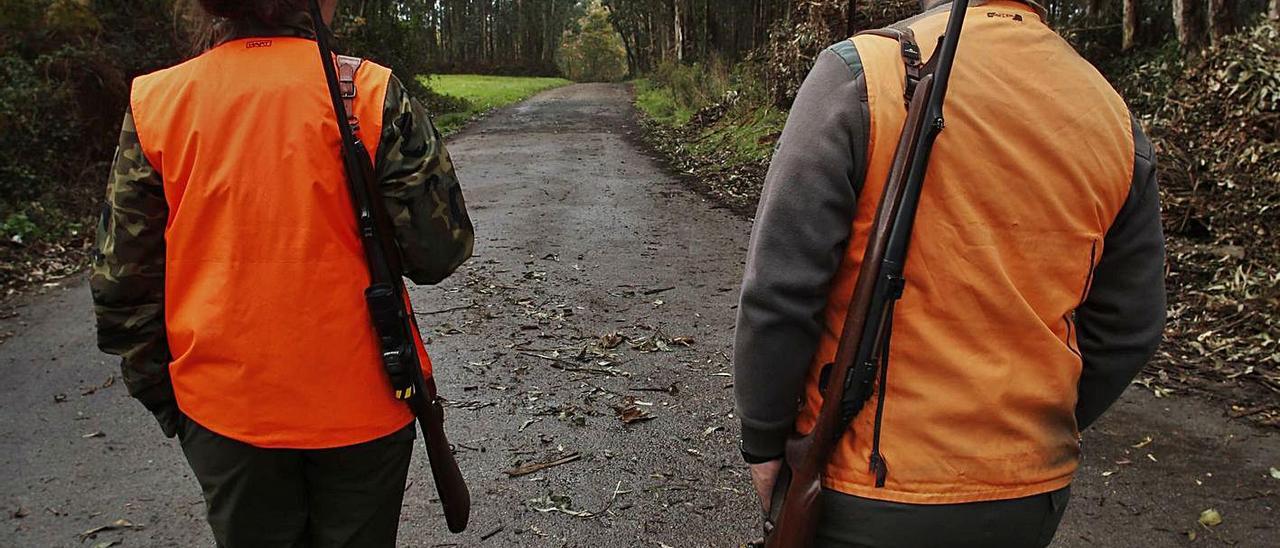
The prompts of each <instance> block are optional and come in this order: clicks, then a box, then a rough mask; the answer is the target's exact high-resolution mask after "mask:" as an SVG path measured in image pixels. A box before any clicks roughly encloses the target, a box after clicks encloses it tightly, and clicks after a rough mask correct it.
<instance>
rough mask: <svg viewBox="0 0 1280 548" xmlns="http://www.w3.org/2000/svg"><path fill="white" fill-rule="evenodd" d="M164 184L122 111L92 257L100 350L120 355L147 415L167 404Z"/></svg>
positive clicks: (131, 387) (128, 115) (127, 379)
mask: <svg viewBox="0 0 1280 548" xmlns="http://www.w3.org/2000/svg"><path fill="white" fill-rule="evenodd" d="M168 216H169V206H168V203H167V202H166V201H165V196H164V183H163V181H161V177H160V174H159V173H157V172H156V170H155V169H154V168H152V166H151V164H150V162H148V161H147V158H146V156H145V155H143V153H142V145H141V144H140V143H139V142H138V133H137V129H136V128H135V127H134V124H133V113H132V112H126V113H125V117H124V127H123V128H122V129H121V131H120V146H119V148H118V149H117V150H116V157H115V163H114V164H113V165H112V167H111V175H110V178H109V179H108V182H107V196H106V203H105V204H104V205H103V208H102V218H101V220H100V221H99V224H98V236H97V243H96V245H95V249H94V253H93V273H92V275H91V277H90V279H89V286H90V289H91V290H92V292H93V304H94V313H95V315H96V316H97V321H98V347H99V348H101V349H102V351H103V352H106V353H108V354H114V355H117V356H120V357H121V358H122V359H121V369H122V370H123V376H124V381H125V384H126V386H128V388H129V393H130V394H131V395H133V397H135V398H138V399H139V400H141V401H142V403H143V405H145V406H147V408H148V409H153V410H154V409H157V408H159V407H162V406H163V405H165V404H167V403H168V402H170V401H172V400H173V387H172V385H171V384H170V382H169V344H168V339H167V338H166V334H165V327H164V260H165V248H164V229H165V224H166V221H167V219H168Z"/></svg>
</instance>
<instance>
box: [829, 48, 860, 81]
mask: <svg viewBox="0 0 1280 548" xmlns="http://www.w3.org/2000/svg"><path fill="white" fill-rule="evenodd" d="M827 50H829V51H831V53H834V54H836V55H839V56H840V58H841V59H843V60H844V64H846V65H848V66H849V70H850V71H851V72H853V76H854V78H857V77H858V76H859V75H861V74H862V57H860V56H858V48H857V47H855V46H854V45H853V40H845V41H843V42H840V43H838V44H835V45H833V46H831V47H829V48H827Z"/></svg>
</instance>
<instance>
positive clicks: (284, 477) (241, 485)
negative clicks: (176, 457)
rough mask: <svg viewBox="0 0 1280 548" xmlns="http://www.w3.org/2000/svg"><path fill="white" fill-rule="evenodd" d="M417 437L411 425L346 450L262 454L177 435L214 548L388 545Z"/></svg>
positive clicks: (211, 438) (193, 430)
mask: <svg viewBox="0 0 1280 548" xmlns="http://www.w3.org/2000/svg"><path fill="white" fill-rule="evenodd" d="M415 437H416V435H415V430H414V425H413V424H412V423H410V424H409V425H408V426H406V427H405V428H403V429H401V430H400V431H398V432H396V433H394V434H391V435H389V436H386V437H383V438H380V439H376V440H373V441H370V442H367V443H362V444H359V445H352V446H349V447H339V448H335V449H308V450H297V449H263V448H259V447H254V446H252V445H248V444H245V443H242V442H239V441H236V440H233V439H231V438H227V437H225V436H222V435H219V434H217V433H214V432H212V431H210V430H208V429H207V428H205V427H203V426H200V425H199V424H196V422H195V421H193V420H190V419H187V418H184V419H183V421H182V424H181V427H180V429H179V438H180V439H181V441H182V452H183V453H185V454H186V456H187V462H189V463H190V464H191V470H192V471H194V472H195V475H196V479H197V480H198V481H199V482H200V487H201V489H202V490H203V491H204V500H205V505H206V508H207V509H208V512H209V525H210V526H211V527H212V528H213V536H214V539H215V540H216V541H217V543H218V546H219V547H220V548H259V547H260V548H277V547H278V548H304V547H305V548H340V547H353V548H354V547H359V548H364V547H387V548H391V547H394V546H395V543H396V531H397V529H398V527H399V525H400V505H401V503H402V502H403V499H404V487H405V480H406V477H407V476H408V473H409V458H410V456H411V455H412V452H413V440H414V438H415Z"/></svg>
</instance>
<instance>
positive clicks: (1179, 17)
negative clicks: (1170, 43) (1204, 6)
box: [1173, 0, 1202, 49]
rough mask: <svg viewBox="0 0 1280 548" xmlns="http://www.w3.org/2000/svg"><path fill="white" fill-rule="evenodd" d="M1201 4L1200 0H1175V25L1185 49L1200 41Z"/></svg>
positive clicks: (1179, 40) (1180, 42)
mask: <svg viewBox="0 0 1280 548" xmlns="http://www.w3.org/2000/svg"><path fill="white" fill-rule="evenodd" d="M1200 5H1201V2H1200V0H1173V26H1174V28H1175V29H1176V30H1177V35H1178V43H1179V44H1181V45H1182V47H1183V49H1190V48H1192V47H1194V46H1196V45H1198V44H1199V42H1200V36H1201V33H1202V30H1201V29H1200V17H1199V14H1200V13H1199V9H1198V8H1199V7H1200Z"/></svg>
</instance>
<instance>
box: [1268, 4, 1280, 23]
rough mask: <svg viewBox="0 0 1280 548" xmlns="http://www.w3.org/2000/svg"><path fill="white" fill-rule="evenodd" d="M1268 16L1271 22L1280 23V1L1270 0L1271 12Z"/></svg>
mask: <svg viewBox="0 0 1280 548" xmlns="http://www.w3.org/2000/svg"><path fill="white" fill-rule="evenodd" d="M1269 15H1270V16H1271V20H1272V21H1280V0H1271V10H1270V13H1269Z"/></svg>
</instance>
